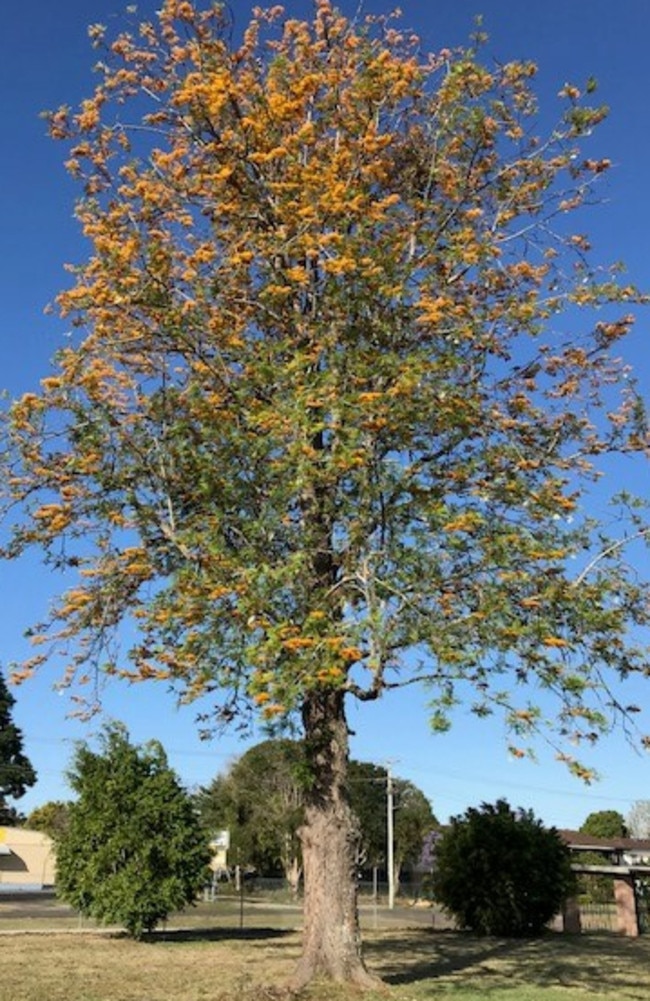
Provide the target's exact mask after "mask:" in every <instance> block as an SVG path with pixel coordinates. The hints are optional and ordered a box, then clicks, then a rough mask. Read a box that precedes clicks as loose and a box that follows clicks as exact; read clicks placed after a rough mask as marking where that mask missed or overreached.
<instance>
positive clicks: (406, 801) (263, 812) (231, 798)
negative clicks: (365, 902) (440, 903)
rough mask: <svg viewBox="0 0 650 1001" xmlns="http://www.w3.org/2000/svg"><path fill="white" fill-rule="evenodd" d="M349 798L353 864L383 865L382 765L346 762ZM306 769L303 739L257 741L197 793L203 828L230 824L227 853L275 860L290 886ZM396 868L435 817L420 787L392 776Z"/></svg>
mask: <svg viewBox="0 0 650 1001" xmlns="http://www.w3.org/2000/svg"><path fill="white" fill-rule="evenodd" d="M348 780H349V797H350V804H351V807H352V810H353V812H354V815H355V817H356V818H357V821H358V825H359V833H360V854H359V856H358V859H357V861H358V863H359V864H363V863H364V862H368V863H370V864H371V865H376V864H382V863H384V864H385V861H386V841H387V804H386V780H387V772H386V769H385V768H383V767H381V766H379V765H373V764H370V763H369V762H362V761H355V760H354V759H353V760H351V761H350V763H349V774H348ZM308 782H309V773H308V771H307V760H306V755H305V747H304V744H303V743H302V742H299V741H292V740H278V739H272V740H267V741H264V742H263V743H261V744H257V745H255V746H254V747H252V748H251V749H250V750H248V751H247V752H246V753H245V754H243V755H242V756H241V758H239V759H238V760H237V761H236V762H235V763H234V764H233V765H232V766H231V767H230V768H229V769H228V771H227V772H226V774H225V775H218V776H217V777H216V778H215V780H214V781H213V782H212V784H211V785H210V786H209V787H208V788H207V789H204V790H202V791H201V793H200V794H199V795H198V797H197V808H198V810H199V813H200V815H201V820H202V823H203V824H204V826H205V827H206V828H207V829H208V830H211V831H213V830H218V829H220V828H228V829H229V830H230V832H231V849H232V855H233V857H239V858H240V859H241V860H243V861H244V862H246V863H247V864H251V865H254V866H255V867H256V868H258V869H260V870H261V871H262V872H269V871H273V870H275V868H276V867H277V865H278V864H279V865H280V866H281V868H282V871H283V873H284V876H285V878H286V879H287V881H288V882H289V885H290V886H291V887H292V889H293V890H294V892H296V891H297V889H298V883H299V879H300V876H301V874H302V851H301V846H300V838H299V831H300V828H301V827H302V825H303V824H304V819H305V803H306V800H307V785H308ZM394 786H395V826H394V837H395V862H396V868H397V872H398V874H399V869H400V867H401V866H402V865H404V864H409V863H414V862H416V861H417V860H418V859H419V856H420V854H421V850H422V841H423V838H424V835H425V834H426V832H427V831H429V830H430V829H431V825H432V823H435V818H434V817H433V814H432V812H431V806H430V804H429V802H428V800H427V799H426V797H425V796H424V794H423V793H422V792H420V790H419V789H417V788H416V787H415V786H414V785H413V784H412V783H410V782H406V781H404V780H403V779H399V778H398V779H395V780H394Z"/></svg>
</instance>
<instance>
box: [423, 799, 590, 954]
mask: <svg viewBox="0 0 650 1001" xmlns="http://www.w3.org/2000/svg"><path fill="white" fill-rule="evenodd" d="M435 851H436V855H435V857H436V865H435V868H434V870H433V892H434V894H435V897H436V899H437V900H439V901H440V902H441V903H442V904H443V906H444V907H445V908H446V909H447V910H448V911H449V912H450V913H451V914H453V915H454V917H455V918H456V920H457V921H458V923H459V924H460V926H461V927H463V928H471V929H472V931H475V932H477V933H478V934H480V935H508V936H521V935H533V934H538V933H540V932H541V931H543V929H544V926H545V925H546V923H547V922H548V921H550V920H551V918H552V917H553V916H554V915H555V914H557V913H558V911H559V910H560V909H561V907H562V904H563V903H564V901H565V900H566V898H567V897H568V896H569V895H570V894H571V892H573V889H574V885H575V879H574V875H573V872H572V870H571V856H570V852H569V849H568V847H567V845H565V844H564V842H563V841H562V839H561V838H560V836H559V835H558V833H557V831H556V830H555V829H554V828H550V829H548V828H545V827H544V826H543V824H542V823H541V821H539V820H537V819H536V818H535V816H534V814H533V813H532V811H530V810H521V809H519V810H513V809H512V808H511V807H510V806H509V805H508V803H507V802H506V801H505V800H498V801H497V802H496V803H495V804H494V806H492V805H490V804H488V803H483V804H482V805H481V807H480V808H478V809H476V808H473V807H472V808H470V809H469V810H467V812H466V813H465V814H464V815H463V816H460V817H452V819H451V821H450V824H449V827H448V828H447V829H446V830H445V831H444V833H443V834H442V837H441V838H440V839H439V840H438V842H437V844H436V850H435Z"/></svg>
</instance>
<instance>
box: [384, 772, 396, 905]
mask: <svg viewBox="0 0 650 1001" xmlns="http://www.w3.org/2000/svg"><path fill="white" fill-rule="evenodd" d="M386 809H387V811H388V814H387V817H386V820H387V824H386V827H387V832H388V845H387V852H386V857H387V860H388V863H387V865H388V908H389V910H391V911H392V910H393V908H394V907H395V854H394V840H395V836H394V830H393V775H392V772H391V770H390V765H389V766H388V768H387V769H386Z"/></svg>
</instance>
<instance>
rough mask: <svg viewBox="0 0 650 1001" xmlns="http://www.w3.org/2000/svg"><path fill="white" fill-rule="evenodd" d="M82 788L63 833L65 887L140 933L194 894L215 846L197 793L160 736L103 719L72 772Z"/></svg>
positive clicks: (99, 916)
mask: <svg viewBox="0 0 650 1001" xmlns="http://www.w3.org/2000/svg"><path fill="white" fill-rule="evenodd" d="M69 781H70V784H71V786H72V789H73V790H74V791H75V792H76V793H77V796H78V798H77V799H76V800H75V801H74V802H72V803H71V804H70V806H69V808H68V823H67V826H66V828H65V830H64V831H63V832H62V833H61V835H60V836H59V837H58V839H57V881H56V887H57V892H58V893H59V895H60V896H61V897H62V899H63V900H65V901H67V903H69V904H71V905H72V906H73V907H75V908H76V909H77V910H78V911H80V912H81V913H82V914H86V915H89V916H90V917H93V918H95V919H96V920H98V921H103V922H106V923H113V922H115V923H120V924H122V925H124V927H125V928H126V930H127V931H128V933H129V934H130V935H132V936H133V937H135V938H140V937H141V936H142V935H143V933H144V932H148V931H152V930H153V929H154V928H155V927H156V925H157V924H159V922H160V921H164V920H165V919H166V918H167V916H168V914H169V913H170V912H171V911H175V910H179V909H181V908H183V907H185V906H186V905H187V904H191V903H193V902H194V900H195V899H196V895H197V893H198V891H199V890H200V888H201V887H202V886H203V885H204V883H205V881H206V877H207V872H208V870H207V865H208V862H209V859H210V853H209V850H208V846H207V841H206V838H205V835H204V832H203V830H202V828H201V826H200V824H199V821H198V819H197V817H196V814H195V812H194V808H193V804H192V801H191V799H190V797H189V796H188V795H187V793H186V792H185V791H184V790H183V788H182V786H181V785H180V784H179V782H178V779H177V777H176V775H175V773H174V772H173V771H172V769H171V768H170V767H169V765H168V764H167V758H166V756H165V752H164V751H163V749H162V747H161V745H160V744H159V743H157V742H156V741H152V742H151V743H149V744H147V745H146V746H144V747H142V748H138V747H134V746H133V745H132V744H131V743H130V742H129V739H128V735H127V733H126V731H125V730H124V728H123V727H121V726H118V725H113V726H110V727H108V728H106V729H105V731H104V732H103V735H102V739H101V751H99V752H95V751H92V750H91V749H90V748H89V747H88V746H87V745H84V744H82V745H80V746H79V748H78V749H77V752H76V754H75V758H74V761H73V765H72V769H71V771H70V774H69Z"/></svg>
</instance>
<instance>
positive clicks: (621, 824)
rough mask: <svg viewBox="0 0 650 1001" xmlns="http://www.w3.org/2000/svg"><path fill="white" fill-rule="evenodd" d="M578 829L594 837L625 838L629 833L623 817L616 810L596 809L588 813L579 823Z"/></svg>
mask: <svg viewBox="0 0 650 1001" xmlns="http://www.w3.org/2000/svg"><path fill="white" fill-rule="evenodd" d="M580 831H581V832H582V833H583V834H592V835H593V836H594V837H596V838H627V837H628V834H629V832H628V829H627V824H626V823H625V818H624V817H623V815H622V814H621V813H619V812H618V810H596V811H595V812H594V813H590V814H589V816H588V817H586V818H585V821H584V823H583V824H581V826H580Z"/></svg>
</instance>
